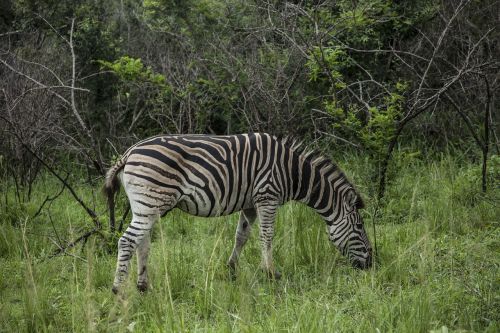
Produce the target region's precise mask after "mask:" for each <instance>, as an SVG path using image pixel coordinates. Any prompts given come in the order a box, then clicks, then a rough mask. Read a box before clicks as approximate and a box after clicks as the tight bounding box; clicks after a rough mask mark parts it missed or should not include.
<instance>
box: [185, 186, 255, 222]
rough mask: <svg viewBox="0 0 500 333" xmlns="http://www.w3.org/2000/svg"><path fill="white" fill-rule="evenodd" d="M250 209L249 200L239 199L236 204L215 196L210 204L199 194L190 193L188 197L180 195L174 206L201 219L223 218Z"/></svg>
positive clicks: (251, 205)
mask: <svg viewBox="0 0 500 333" xmlns="http://www.w3.org/2000/svg"><path fill="white" fill-rule="evenodd" d="M252 207H253V202H252V200H251V199H249V198H241V200H239V202H236V200H235V199H234V198H232V199H231V198H230V199H228V200H224V199H223V198H220V197H218V196H215V198H214V200H213V203H212V202H210V200H208V198H206V197H205V196H203V195H202V194H201V193H200V192H194V193H191V195H189V196H188V195H182V196H181V197H180V198H179V200H178V202H177V205H176V208H179V209H180V210H182V211H184V212H186V213H189V214H191V215H194V216H201V217H216V216H225V215H230V214H233V213H235V212H238V211H240V210H242V209H248V208H252Z"/></svg>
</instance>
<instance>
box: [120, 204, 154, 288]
mask: <svg viewBox="0 0 500 333" xmlns="http://www.w3.org/2000/svg"><path fill="white" fill-rule="evenodd" d="M158 218H159V216H158V214H151V215H146V214H138V213H135V212H134V214H133V217H132V223H130V225H129V226H128V228H127V230H125V232H124V234H123V235H122V237H120V239H119V240H118V260H117V264H116V273H115V280H114V282H113V289H112V291H113V292H114V293H115V294H117V293H118V290H119V288H120V285H121V284H122V283H123V282H124V281H125V279H126V278H127V276H128V270H129V266H130V260H131V259H132V255H133V253H134V250H135V249H136V248H137V249H138V252H139V253H140V254H139V257H140V258H139V260H138V261H139V262H138V265H139V267H140V268H139V269H141V270H143V274H139V280H140V281H141V283H142V284H143V282H146V281H147V280H146V279H147V278H146V275H145V272H146V259H147V254H148V251H149V233H150V231H151V228H153V225H154V223H155V222H156V220H157V219H158ZM143 241H146V242H147V245H146V244H143ZM140 273H141V272H140ZM145 286H147V282H146V284H145Z"/></svg>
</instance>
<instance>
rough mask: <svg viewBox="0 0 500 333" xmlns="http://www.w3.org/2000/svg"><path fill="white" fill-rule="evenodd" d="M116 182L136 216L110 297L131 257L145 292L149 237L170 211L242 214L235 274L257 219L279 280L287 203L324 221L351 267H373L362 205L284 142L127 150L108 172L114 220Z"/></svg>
mask: <svg viewBox="0 0 500 333" xmlns="http://www.w3.org/2000/svg"><path fill="white" fill-rule="evenodd" d="M118 178H120V180H121V183H122V185H123V187H124V189H125V192H126V193H127V196H128V199H129V201H130V205H131V210H132V213H133V217H132V222H131V224H130V226H129V227H128V228H127V230H126V231H125V233H124V235H123V236H122V237H121V238H120V240H119V243H118V249H119V253H118V263H117V272H116V275H115V283H114V287H113V290H114V291H115V292H116V291H117V290H118V287H119V285H120V284H121V282H122V281H123V280H124V279H125V277H126V275H127V273H128V266H129V262H130V258H131V256H132V253H133V251H134V250H137V254H138V263H139V265H138V269H139V278H138V288H139V289H141V290H144V289H146V288H147V270H146V261H147V253H148V252H149V232H150V230H151V228H152V226H153V224H154V223H155V221H156V220H157V219H158V216H163V215H165V214H167V213H168V212H169V211H170V210H172V209H173V208H179V209H181V210H183V211H185V212H187V213H189V214H192V215H196V216H204V217H210V216H221V215H228V214H232V213H234V212H238V211H241V212H242V213H241V215H240V221H239V223H238V227H237V230H236V240H235V246H234V249H233V253H232V255H231V258H230V259H229V266H230V267H231V268H232V269H233V270H234V269H235V267H236V263H237V260H238V257H239V254H240V252H241V249H242V247H243V245H244V244H245V242H246V240H247V238H248V234H249V231H250V227H251V225H252V224H253V222H254V221H255V219H256V218H257V217H258V218H259V220H260V240H261V244H262V255H263V266H264V269H265V270H266V271H267V272H268V274H269V275H270V276H272V277H275V278H277V277H279V273H278V272H277V271H276V270H275V269H274V266H273V260H272V244H271V240H272V237H273V234H274V218H275V214H276V210H277V208H278V207H279V206H280V205H282V204H283V203H285V202H288V201H291V200H296V201H301V202H303V203H305V204H307V205H308V206H310V207H311V208H313V209H314V210H315V211H316V212H317V213H318V214H320V215H321V216H322V217H323V219H324V220H325V221H326V224H327V232H328V234H329V237H330V240H331V241H332V242H333V243H334V244H335V245H336V246H337V247H338V248H339V249H340V251H341V252H342V253H343V254H345V255H347V256H348V257H349V258H350V260H351V261H352V262H353V264H354V265H355V266H357V267H362V268H364V267H369V266H370V263H371V246H370V243H369V241H368V238H367V236H366V233H365V231H364V228H363V225H362V221H361V217H360V215H359V213H358V209H360V208H362V205H363V204H362V201H361V198H360V196H359V195H358V193H357V192H356V190H355V189H354V187H353V186H352V185H351V184H350V183H349V181H348V180H347V178H346V177H345V175H344V174H343V173H342V171H341V170H339V168H338V167H337V166H336V165H335V164H333V163H332V162H331V161H330V160H328V159H326V158H324V157H321V156H318V155H316V154H314V153H313V152H311V151H304V150H302V149H301V148H300V145H299V144H296V143H294V142H290V141H288V140H286V139H277V138H276V137H274V136H271V135H269V134H261V133H251V134H241V135H228V136H209V135H160V136H156V137H152V138H149V139H145V140H143V141H141V142H139V143H137V144H135V145H134V146H132V147H131V148H129V149H128V150H127V151H126V152H125V153H124V155H123V156H122V157H121V158H120V160H119V161H118V162H117V163H116V164H115V165H114V166H113V167H112V168H111V169H110V170H109V171H108V173H107V176H106V184H105V190H106V192H107V194H108V201H109V203H110V213H111V219H114V210H113V197H114V192H115V191H116V190H117V188H118V185H119V184H118Z"/></svg>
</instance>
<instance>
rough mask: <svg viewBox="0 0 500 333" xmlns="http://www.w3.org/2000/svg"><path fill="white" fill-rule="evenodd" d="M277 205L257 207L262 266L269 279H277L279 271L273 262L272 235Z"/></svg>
mask: <svg viewBox="0 0 500 333" xmlns="http://www.w3.org/2000/svg"><path fill="white" fill-rule="evenodd" d="M277 208H278V206H277V205H265V206H260V207H258V208H257V213H258V215H259V220H260V243H261V246H262V268H263V269H264V271H265V272H266V273H267V275H268V276H269V277H270V278H271V279H276V280H279V279H280V278H281V273H280V272H278V271H277V270H276V269H275V268H274V263H273V245H272V241H273V237H274V220H275V217H276V210H277Z"/></svg>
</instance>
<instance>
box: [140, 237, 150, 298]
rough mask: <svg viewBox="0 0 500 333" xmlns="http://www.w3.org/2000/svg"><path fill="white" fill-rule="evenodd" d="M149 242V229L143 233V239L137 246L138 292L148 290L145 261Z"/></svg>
mask: <svg viewBox="0 0 500 333" xmlns="http://www.w3.org/2000/svg"><path fill="white" fill-rule="evenodd" d="M150 244H151V231H149V232H146V233H145V234H144V239H143V240H142V242H141V244H140V245H139V246H137V289H138V290H139V291H140V292H145V291H146V290H148V271H147V262H148V256H149V247H150Z"/></svg>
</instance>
